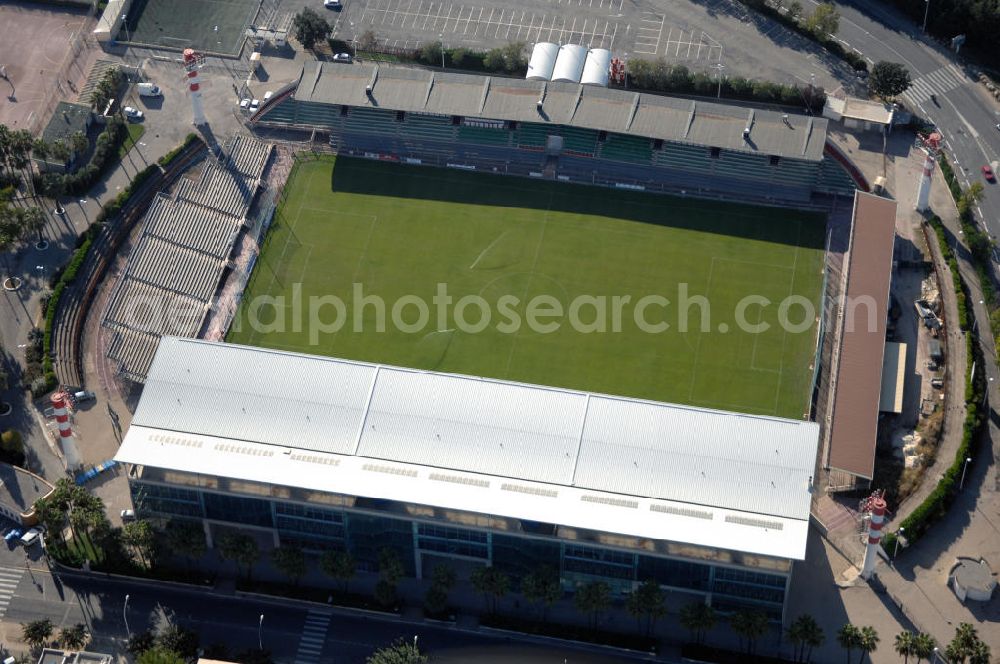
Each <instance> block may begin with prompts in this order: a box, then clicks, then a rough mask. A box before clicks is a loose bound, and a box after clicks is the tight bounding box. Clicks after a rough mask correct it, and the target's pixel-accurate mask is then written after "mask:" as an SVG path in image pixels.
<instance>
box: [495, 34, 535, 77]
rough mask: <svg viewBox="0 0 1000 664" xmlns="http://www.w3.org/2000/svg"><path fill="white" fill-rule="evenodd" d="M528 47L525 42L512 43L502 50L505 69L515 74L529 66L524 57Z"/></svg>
mask: <svg viewBox="0 0 1000 664" xmlns="http://www.w3.org/2000/svg"><path fill="white" fill-rule="evenodd" d="M526 47H527V44H525V43H524V42H523V41H516V42H511V43H509V44H507V45H506V46H504V47H503V48H501V49H500V50H501V53H502V54H503V65H504V69H506V70H507V71H509V72H515V71H517V70H518V69H523V68H524V67H526V66H527V65H528V60H527V58H525V56H524V50H525V48H526Z"/></svg>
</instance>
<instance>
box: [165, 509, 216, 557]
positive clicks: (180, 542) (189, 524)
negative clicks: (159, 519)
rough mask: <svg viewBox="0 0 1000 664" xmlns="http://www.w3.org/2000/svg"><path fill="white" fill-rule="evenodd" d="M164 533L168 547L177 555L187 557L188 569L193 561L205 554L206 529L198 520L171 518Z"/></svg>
mask: <svg viewBox="0 0 1000 664" xmlns="http://www.w3.org/2000/svg"><path fill="white" fill-rule="evenodd" d="M163 534H164V541H165V543H166V545H167V548H168V549H169V550H170V552H171V553H173V554H174V555H175V556H180V557H181V558H184V559H186V561H187V565H188V569H190V567H191V561H193V560H197V559H198V558H201V557H202V556H203V555H205V549H206V547H205V531H204V529H203V528H202V526H201V525H200V524H198V523H197V522H195V521H185V520H183V519H171V520H170V521H168V522H167V525H166V527H165V528H164V530H163Z"/></svg>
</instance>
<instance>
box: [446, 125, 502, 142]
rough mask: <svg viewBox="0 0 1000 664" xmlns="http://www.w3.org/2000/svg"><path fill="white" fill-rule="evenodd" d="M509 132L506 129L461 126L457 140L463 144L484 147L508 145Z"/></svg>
mask: <svg viewBox="0 0 1000 664" xmlns="http://www.w3.org/2000/svg"><path fill="white" fill-rule="evenodd" d="M510 135H511V132H510V131H509V130H507V129H492V128H489V127H470V126H467V125H462V126H461V127H459V128H458V140H459V141H462V142H463V143H480V144H484V145H510Z"/></svg>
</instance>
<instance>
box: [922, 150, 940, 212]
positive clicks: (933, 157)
mask: <svg viewBox="0 0 1000 664" xmlns="http://www.w3.org/2000/svg"><path fill="white" fill-rule="evenodd" d="M940 149H941V134H939V133H937V132H934V133H933V134H931V135H930V136H928V137H927V138H926V139H924V172H923V174H922V175H921V177H920V187H919V188H918V189H917V212H926V211H927V209H928V208H929V207H930V196H931V175H933V173H934V164H936V163H937V156H938V152H939V151H940Z"/></svg>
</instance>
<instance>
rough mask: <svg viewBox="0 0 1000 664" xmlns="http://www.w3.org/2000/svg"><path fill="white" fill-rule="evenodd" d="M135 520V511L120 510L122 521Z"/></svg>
mask: <svg viewBox="0 0 1000 664" xmlns="http://www.w3.org/2000/svg"><path fill="white" fill-rule="evenodd" d="M134 518H135V510H122V521H131V520H132V519H134Z"/></svg>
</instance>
